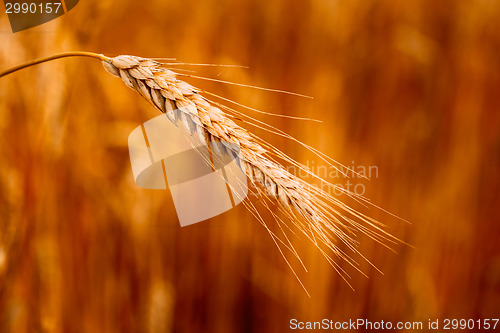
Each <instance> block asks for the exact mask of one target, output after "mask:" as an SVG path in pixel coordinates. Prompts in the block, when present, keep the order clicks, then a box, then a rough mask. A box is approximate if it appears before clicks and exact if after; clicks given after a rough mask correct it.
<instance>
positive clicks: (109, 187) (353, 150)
mask: <svg viewBox="0 0 500 333" xmlns="http://www.w3.org/2000/svg"><path fill="white" fill-rule="evenodd" d="M499 20H500V2H498V1H491V0H471V1H452V0H445V1H440V2H436V1H430V0H421V1H417V0H409V1H404V2H403V1H394V0H393V1H388V0H383V1H369V0H368V1H365V0H357V1H338V0H313V1H299V0H297V1H295V0H294V1H285V0H274V1H250V0H241V1H228V0H223V1H214V0H209V1H205V0H203V1H191V0H188V1H180V0H169V1H147V2H146V1H142V2H137V1H117V0H115V1H111V0H109V1H95V2H94V1H80V3H79V4H78V5H77V6H76V7H75V8H74V9H73V10H71V11H70V12H68V13H67V14H66V15H64V16H62V17H61V18H59V19H56V20H54V21H51V22H49V23H46V24H44V25H42V26H39V27H35V28H33V29H30V30H27V31H22V32H19V33H16V34H13V33H12V32H11V30H10V26H9V21H8V19H7V16H6V14H4V13H2V14H1V15H0V70H3V69H5V68H8V67H10V66H14V65H17V64H20V63H22V62H24V61H28V60H32V59H35V58H38V57H41V56H46V55H50V54H54V53H57V52H61V51H70V50H85V51H95V52H98V53H103V54H105V55H108V56H115V55H119V54H133V55H138V56H144V57H174V58H176V59H177V60H179V61H182V62H192V63H211V64H235V65H244V66H248V67H249V68H248V69H244V68H221V67H216V68H212V67H211V68H198V67H195V68H189V69H190V70H196V71H197V73H196V75H204V76H209V77H213V78H219V79H224V80H229V81H234V82H239V83H243V84H251V85H255V86H261V87H269V88H275V89H283V90H287V91H294V92H299V93H302V94H306V95H310V96H313V97H314V99H313V100H309V99H305V98H298V97H293V96H287V95H283V94H279V93H270V92H264V91H259V90H254V89H250V88H238V87H232V86H228V85H224V84H219V83H213V82H207V81H200V80H189V82H190V83H192V84H194V85H197V86H201V87H203V88H205V89H207V90H211V91H214V92H216V93H218V94H220V95H223V96H225V97H227V98H231V99H234V100H236V101H238V102H241V103H243V104H245V105H249V106H251V107H255V108H258V109H261V110H263V111H266V112H274V113H279V114H288V115H293V116H300V117H311V118H315V119H321V120H323V123H322V124H317V123H314V122H307V121H297V120H290V119H282V118H277V117H270V116H265V115H261V114H252V115H253V116H255V117H256V118H258V119H260V120H262V121H265V122H267V123H269V124H272V125H273V126H276V127H278V128H280V129H282V130H284V131H286V132H287V133H290V134H292V135H294V136H295V137H297V138H298V139H300V140H302V141H304V142H305V143H307V144H309V145H311V146H313V147H316V148H318V149H320V150H321V151H323V152H325V153H326V154H328V155H329V156H331V157H333V158H335V159H336V160H337V161H339V162H341V163H344V164H346V165H348V166H351V165H353V164H354V165H358V166H376V168H377V170H378V172H377V174H376V175H375V176H374V175H373V174H372V179H371V181H369V182H362V184H363V186H364V188H365V189H366V193H365V195H366V196H367V197H368V198H369V199H370V200H371V201H372V202H373V203H375V204H376V205H379V206H380V207H383V208H384V209H386V210H388V211H389V212H391V213H393V214H395V215H397V216H399V217H401V218H403V219H405V220H408V221H409V222H410V223H406V222H404V221H401V220H398V219H397V218H394V217H391V216H390V215H389V214H386V213H384V212H382V211H380V210H377V209H375V208H373V207H371V208H363V209H362V211H363V212H364V213H366V214H368V215H370V216H373V217H375V218H377V219H379V220H381V221H383V222H385V223H386V224H387V225H388V229H387V230H389V231H390V232H391V233H393V234H395V235H396V236H397V237H399V238H401V239H402V240H404V241H405V242H406V243H408V244H410V245H396V246H394V247H393V248H394V250H395V251H396V252H397V254H395V253H393V252H391V251H389V250H387V249H385V248H384V247H382V246H380V245H378V244H376V243H374V242H373V241H370V240H368V239H366V237H360V238H359V240H360V246H359V248H360V250H361V251H362V252H363V253H364V254H365V255H366V257H367V259H369V260H370V261H371V262H372V263H373V264H374V265H376V266H377V267H378V268H379V269H380V270H381V271H383V273H384V275H382V274H380V273H378V272H377V270H376V269H375V268H373V267H371V266H370V265H368V264H367V263H363V262H361V263H360V268H361V269H362V270H363V272H365V273H366V274H367V275H368V276H369V278H366V277H364V276H363V275H362V274H360V273H359V272H356V271H355V270H353V269H349V267H348V266H347V265H345V263H340V265H341V266H342V267H344V268H346V269H347V270H348V272H349V273H350V274H351V279H350V280H349V283H350V284H352V286H353V287H354V289H355V291H353V290H351V289H350V288H349V286H348V285H347V284H346V283H345V282H344V281H343V280H342V279H341V278H340V277H339V275H338V274H337V273H336V272H335V270H334V269H333V268H332V267H331V266H329V264H328V262H327V261H326V260H325V259H324V258H323V257H322V255H321V254H320V253H319V251H318V250H317V249H316V248H315V247H314V246H313V244H311V243H310V242H309V241H307V240H303V239H302V240H299V239H293V243H294V245H295V246H296V247H297V249H298V251H299V252H300V253H301V255H302V259H303V261H304V263H305V265H306V266H307V268H308V272H304V270H303V269H301V266H300V264H298V263H297V262H293V261H292V266H293V267H294V269H295V270H296V272H297V274H298V275H299V277H300V279H301V281H302V282H303V283H304V285H305V287H306V288H307V290H308V292H309V293H310V297H308V296H307V294H306V293H305V291H304V290H303V289H302V287H301V285H300V284H299V283H298V281H297V280H296V279H295V277H294V275H293V272H292V271H291V270H290V268H289V267H288V266H287V265H286V263H285V261H284V260H283V258H282V256H281V254H280V253H279V251H278V250H277V249H276V247H275V245H274V243H273V242H272V239H271V238H270V237H269V235H268V233H267V231H266V230H265V228H263V227H262V226H261V225H260V224H259V223H258V221H256V220H255V219H254V218H253V216H252V215H251V214H250V213H249V212H247V211H246V210H245V208H244V207H243V206H241V205H240V206H238V207H237V208H235V209H233V210H231V211H229V212H227V213H225V214H223V215H221V216H218V217H216V218H213V219H212V220H210V221H206V222H203V223H199V224H197V225H194V226H191V227H185V228H181V227H180V226H179V224H178V220H177V217H176V214H175V210H174V207H173V202H172V199H171V197H170V196H169V193H168V192H167V191H152V190H144V189H141V188H139V187H138V186H136V185H135V183H134V180H133V177H132V172H131V167H130V162H129V157H128V148H127V138H128V134H129V133H130V132H131V131H132V130H133V129H134V128H135V127H137V126H138V125H139V124H141V123H142V122H144V121H146V120H148V119H151V118H153V117H154V116H156V115H157V114H158V113H157V111H156V110H155V109H153V108H152V107H151V106H150V105H149V104H148V103H147V102H146V101H144V100H142V98H141V97H140V96H139V95H138V94H136V93H135V92H133V91H131V90H130V89H128V88H127V87H126V86H125V85H124V84H123V83H122V82H121V81H120V80H119V79H117V78H114V77H112V76H111V75H109V74H108V73H106V72H105V71H104V70H103V68H102V66H101V65H100V64H99V62H98V61H96V60H93V59H86V58H72V59H64V60H58V61H55V62H51V63H46V64H43V65H39V66H36V67H33V68H29V69H25V70H23V71H21V72H17V73H15V74H12V75H9V76H7V77H3V78H1V79H0V156H1V157H0V189H1V190H0V331H1V332H287V331H289V330H290V328H289V321H290V319H292V318H296V319H298V320H300V321H315V320H321V319H323V318H328V319H331V320H335V321H345V320H349V319H353V320H355V319H357V318H365V319H368V320H371V321H381V320H384V321H392V322H397V321H422V322H424V323H427V321H428V319H432V320H435V319H440V320H444V319H445V318H450V319H452V318H458V319H461V318H466V319H467V318H474V319H480V318H495V317H496V318H498V316H499V315H500V312H499V309H500V231H499V226H498V223H499V222H500V221H499V218H500V213H499V212H500V209H499V203H500V182H499V171H500V112H499V108H500V57H499V54H500V29H498V22H499ZM246 112H250V111H246ZM243 126H246V125H245V124H243ZM249 129H250V128H249ZM251 130H252V131H254V132H255V133H258V134H259V135H261V136H262V137H263V138H265V139H266V140H268V141H270V142H272V143H273V144H275V145H276V146H277V147H279V148H281V149H283V150H284V151H285V152H287V153H289V154H290V155H291V156H292V157H293V158H295V159H297V160H299V161H300V162H302V163H310V165H312V163H318V165H319V164H320V160H319V159H318V158H317V157H314V155H312V154H311V153H309V152H308V151H307V150H304V149H300V147H299V146H298V144H296V143H294V142H291V141H287V140H285V139H283V138H280V137H277V136H274V135H271V134H269V133H266V132H262V131H259V130H257V129H251ZM313 161H314V162H313ZM353 181H356V182H360V180H359V179H354V180H353ZM360 184H361V182H360ZM360 331H363V330H360Z"/></svg>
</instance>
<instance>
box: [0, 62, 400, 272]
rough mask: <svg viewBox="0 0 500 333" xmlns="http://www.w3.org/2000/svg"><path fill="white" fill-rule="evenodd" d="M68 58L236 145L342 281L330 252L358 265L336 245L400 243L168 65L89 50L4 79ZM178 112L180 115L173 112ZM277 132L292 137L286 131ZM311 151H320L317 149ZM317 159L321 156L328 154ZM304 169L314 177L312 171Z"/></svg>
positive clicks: (192, 128)
mask: <svg viewBox="0 0 500 333" xmlns="http://www.w3.org/2000/svg"><path fill="white" fill-rule="evenodd" d="M70 56H87V57H93V58H97V59H99V60H101V61H102V64H103V65H104V68H105V69H106V71H108V72H109V73H110V74H112V75H114V76H116V77H119V78H120V79H121V80H122V81H123V82H124V83H125V84H126V85H127V86H128V87H129V88H131V89H133V90H135V91H136V92H138V93H139V94H140V95H141V96H142V97H144V98H145V99H146V100H147V101H149V102H150V103H151V104H152V105H153V106H154V107H156V108H157V109H158V110H160V111H161V112H163V113H166V114H167V115H168V116H169V119H170V120H171V121H172V122H174V123H175V124H176V125H177V126H178V127H182V128H183V129H184V130H186V131H187V132H189V133H190V134H191V135H193V136H195V137H196V138H197V139H198V140H200V141H201V142H212V141H216V142H222V143H229V144H228V145H227V148H226V149H228V150H230V149H231V148H230V147H237V148H238V149H237V150H235V151H233V152H232V153H233V154H236V155H237V157H238V160H239V166H240V168H241V169H242V170H243V172H244V173H245V174H246V176H247V177H248V179H249V180H250V181H251V183H252V184H253V185H254V186H255V189H256V193H257V195H259V196H261V197H262V198H264V200H262V201H263V203H264V206H265V207H266V208H268V209H269V210H270V211H271V213H272V214H273V217H274V218H275V220H276V221H277V222H278V224H279V225H280V228H281V230H282V231H283V228H282V227H283V226H284V227H287V228H289V227H290V225H289V224H291V225H293V226H295V227H296V228H298V229H299V230H300V232H302V233H303V234H304V235H305V236H306V237H307V238H309V239H310V240H311V241H312V242H313V243H314V244H315V246H316V247H318V249H319V250H320V251H321V252H322V253H323V255H325V257H326V258H327V259H328V261H329V262H330V263H331V264H332V265H333V266H334V267H335V269H336V270H337V271H338V272H339V273H340V274H341V275H342V276H343V278H344V279H345V273H344V272H343V271H342V270H341V268H340V267H339V266H338V265H337V264H336V262H335V261H334V260H333V259H332V258H331V257H330V255H329V254H328V253H329V251H331V252H333V254H335V255H336V256H337V257H339V258H341V259H345V260H347V261H348V262H349V263H351V264H352V265H353V266H355V261H354V259H352V257H351V256H350V255H349V254H348V253H346V251H343V250H341V249H340V247H339V246H337V245H336V244H335V243H336V242H337V241H340V242H341V243H343V244H344V245H346V246H347V248H348V249H349V251H350V252H352V253H354V254H356V255H359V256H361V257H362V258H364V257H363V256H362V254H361V253H359V251H358V250H357V247H356V245H357V242H356V240H355V236H356V233H358V232H360V233H363V234H366V235H368V236H369V237H371V238H373V239H374V240H376V241H377V242H380V243H382V244H384V245H386V246H388V244H395V243H398V242H400V240H398V239H397V238H395V237H394V236H392V235H391V234H389V233H388V232H386V231H385V230H384V229H383V225H382V224H381V223H379V222H378V221H376V220H374V219H371V218H370V217H368V216H366V215H363V214H361V213H359V212H358V211H356V210H355V209H353V208H351V207H350V206H348V205H347V204H345V203H343V202H342V201H340V200H339V199H338V198H336V197H333V196H332V195H331V194H329V193H327V192H326V191H324V190H322V189H320V188H318V187H316V186H313V185H311V184H309V183H308V182H306V181H304V180H303V179H300V178H298V177H297V176H295V175H293V174H291V173H290V172H288V171H287V170H286V169H285V168H284V167H283V166H282V165H281V164H279V163H278V162H276V161H275V160H274V159H273V158H272V156H276V155H277V156H279V157H280V158H282V159H284V160H286V161H289V162H291V163H292V164H294V165H296V166H299V167H300V168H302V169H306V168H305V167H304V166H302V165H300V164H299V163H297V162H295V161H293V160H292V159H290V158H289V157H288V156H286V155H285V154H283V153H282V152H280V151H279V150H277V149H275V148H274V147H273V146H272V145H269V144H265V143H264V142H263V141H262V140H260V139H259V138H258V137H257V136H255V135H253V134H251V133H249V132H248V131H247V130H245V129H243V128H242V127H240V126H239V125H237V124H236V123H235V122H234V121H233V120H232V119H231V117H230V115H228V114H227V113H226V112H224V111H222V110H221V108H222V109H224V110H226V111H234V110H233V109H230V108H228V107H227V106H224V105H221V104H218V103H215V102H213V101H211V100H210V99H208V98H207V97H205V96H204V95H203V91H202V90H200V89H198V88H196V87H194V86H192V85H190V84H188V83H186V82H184V81H182V80H180V79H179V74H178V73H176V72H174V71H172V70H170V69H168V68H166V66H165V65H166V64H164V63H161V62H159V61H156V60H153V59H148V58H140V57H136V56H130V55H120V56H117V57H113V58H110V57H106V56H103V55H101V54H95V53H89V52H69V53H63V54H59V55H54V56H51V57H47V58H43V59H39V60H35V61H32V62H30V63H27V64H24V65H20V66H17V67H14V68H11V69H9V70H7V71H5V72H2V73H0V77H1V76H4V75H7V74H9V73H12V72H15V71H16V70H19V69H21V68H25V67H28V66H31V65H35V64H39V63H42V62H45V61H49V60H54V59H57V58H62V57H70ZM174 110H178V112H171V111H174ZM278 134H281V135H285V136H288V134H286V133H284V132H278ZM220 146H221V147H224V145H220ZM310 149H311V150H312V151H313V152H315V153H317V151H316V150H315V149H314V148H310ZM318 156H320V157H322V158H323V156H324V155H318ZM306 171H307V172H309V173H310V174H311V175H312V173H311V172H310V171H309V170H307V169H306ZM347 194H348V195H353V194H352V193H347ZM353 196H354V197H355V199H361V200H363V198H362V197H359V196H355V195H353ZM272 205H274V206H277V207H278V208H279V209H280V210H281V211H282V213H283V215H284V216H285V220H286V221H284V220H283V219H281V218H280V217H278V216H277V215H276V214H274V213H273V212H272V211H273V210H272V207H271V206H272ZM247 207H248V208H249V209H250V210H253V211H252V213H253V214H254V215H255V216H256V217H257V218H258V219H259V221H260V222H261V223H263V224H264V225H265V221H264V220H263V219H262V218H261V217H260V214H259V213H258V212H257V211H255V210H254V209H255V208H254V206H253V205H252V204H248V203H247ZM287 222H288V223H287ZM266 228H267V226H266ZM267 230H268V231H269V232H270V234H271V236H272V237H273V240H274V241H275V243H276V244H277V245H278V248H280V245H279V243H278V242H280V243H282V245H284V246H285V247H287V248H288V249H289V250H291V252H292V253H293V254H294V255H296V252H295V250H294V249H293V246H291V243H290V242H289V241H288V238H287V237H286V236H285V238H286V242H283V241H282V240H281V239H279V238H278V237H277V236H276V235H275V234H274V233H273V232H271V231H270V229H267ZM280 252H281V248H280ZM331 252H330V253H331ZM281 253H282V254H283V252H281ZM285 260H286V258H285ZM287 263H288V261H287ZM292 270H293V269H292ZM294 273H295V272H294Z"/></svg>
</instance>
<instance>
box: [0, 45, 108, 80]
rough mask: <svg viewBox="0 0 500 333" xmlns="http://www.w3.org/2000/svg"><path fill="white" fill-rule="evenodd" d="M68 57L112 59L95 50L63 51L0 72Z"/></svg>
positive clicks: (6, 72) (3, 72) (0, 75)
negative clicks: (94, 51)
mask: <svg viewBox="0 0 500 333" xmlns="http://www.w3.org/2000/svg"><path fill="white" fill-rule="evenodd" d="M66 57H91V58H96V59H99V60H101V61H104V60H109V59H110V58H108V57H106V56H104V55H102V54H98V53H93V52H85V51H75V52H62V53H58V54H54V55H52V56H49V57H45V58H40V59H35V60H32V61H28V62H27V63H24V64H22V65H18V66H14V67H11V68H9V69H7V70H5V71H2V72H0V77H2V76H5V75H8V74H11V73H14V72H17V71H18V70H20V69H23V68H27V67H30V66H34V65H38V64H41V63H43V62H47V61H51V60H55V59H60V58H66Z"/></svg>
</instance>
